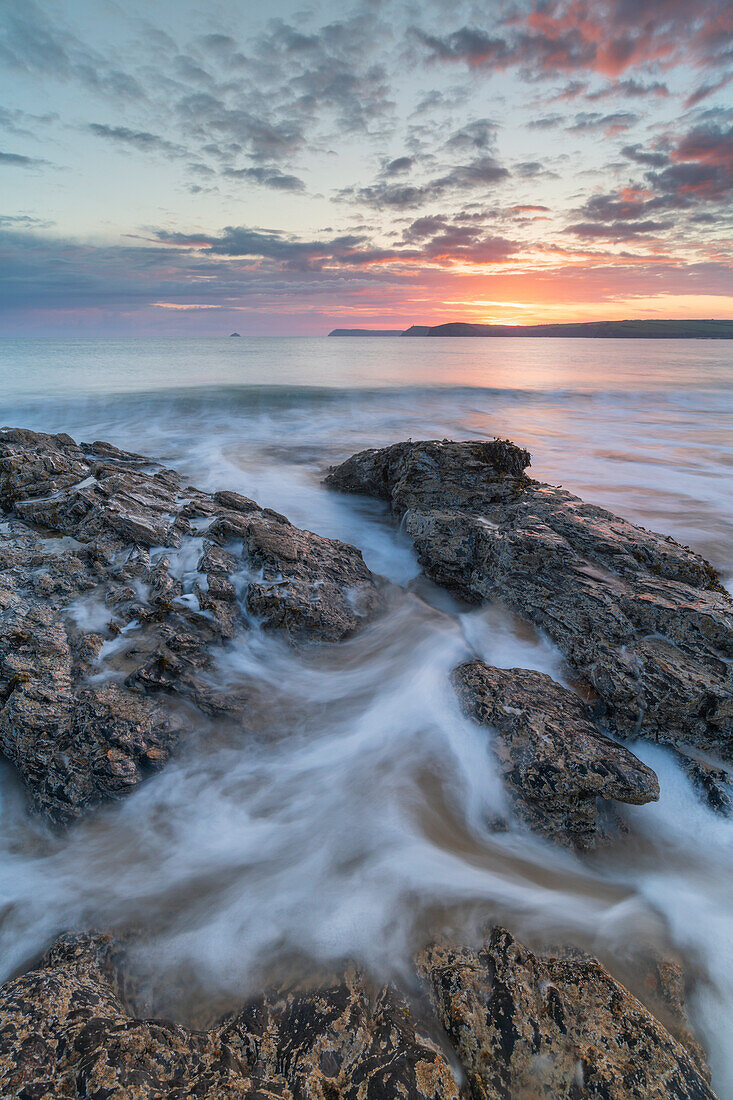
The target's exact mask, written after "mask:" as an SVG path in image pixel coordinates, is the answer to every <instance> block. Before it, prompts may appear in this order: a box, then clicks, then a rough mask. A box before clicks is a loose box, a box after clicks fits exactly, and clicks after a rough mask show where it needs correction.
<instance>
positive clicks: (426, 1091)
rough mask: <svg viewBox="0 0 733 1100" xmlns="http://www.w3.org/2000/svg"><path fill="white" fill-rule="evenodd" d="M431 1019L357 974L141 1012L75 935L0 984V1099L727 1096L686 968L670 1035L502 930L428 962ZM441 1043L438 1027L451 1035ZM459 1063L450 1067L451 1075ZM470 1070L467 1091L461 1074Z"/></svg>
mask: <svg viewBox="0 0 733 1100" xmlns="http://www.w3.org/2000/svg"><path fill="white" fill-rule="evenodd" d="M416 961H417V969H418V973H419V975H420V977H421V979H422V981H423V982H424V986H425V989H426V991H427V994H428V997H429V1000H430V1002H431V1003H432V1007H433V1010H434V1012H435V1018H433V1019H431V1018H430V1014H429V1006H425V1008H421V1009H420V1012H419V1013H418V1014H417V1015H419V1017H420V1019H421V1020H423V1018H424V1022H423V1023H418V1022H416V1014H415V1013H414V1012H413V1010H412V1008H411V1006H410V1004H409V1003H408V1002H407V1001H406V1000H405V999H404V998H403V997H402V995H401V994H400V993H399V992H397V991H396V990H395V989H394V988H393V987H391V986H387V987H382V988H381V989H373V988H371V987H370V985H369V984H368V983H367V981H366V980H365V978H364V977H363V976H362V975H361V974H360V973H359V972H358V971H356V970H354V969H353V968H349V969H347V970H345V971H342V972H341V973H339V974H338V975H336V976H335V977H333V978H331V979H329V980H327V981H321V982H319V983H317V984H309V983H303V984H300V985H291V986H282V987H279V988H277V989H273V990H271V991H270V992H268V993H267V994H265V995H263V996H259V997H256V998H254V999H253V1000H251V1001H250V1002H248V1003H247V1004H246V1005H245V1006H244V1007H243V1008H242V1009H241V1010H239V1011H238V1012H236V1013H234V1014H232V1015H228V1016H226V1017H225V1018H224V1019H222V1020H221V1021H220V1022H219V1023H218V1024H216V1025H215V1026H214V1027H212V1028H210V1029H209V1030H205V1031H193V1030H190V1029H188V1028H185V1027H182V1026H180V1025H177V1024H174V1023H171V1022H169V1021H166V1020H162V1019H145V1018H141V1017H140V1016H138V1015H136V1014H135V1011H134V1008H133V1005H132V1003H131V998H130V996H129V995H128V994H127V992H126V981H125V972H124V959H123V957H122V953H121V951H120V949H119V947H118V946H116V945H115V944H114V943H113V942H112V941H111V940H110V938H109V937H108V936H104V935H99V934H96V935H67V936H63V937H61V939H60V940H58V941H57V942H56V943H55V944H54V945H53V947H52V948H51V949H50V950H49V951H48V952H47V954H46V955H45V956H44V958H43V959H42V960H41V962H40V964H39V965H38V966H37V967H36V968H35V969H34V970H31V971H30V972H28V973H27V974H24V975H22V976H21V977H18V978H15V979H13V980H11V981H9V982H7V983H6V984H5V985H4V986H3V987H2V989H0V1093H1V1094H2V1096H4V1097H8V1098H12V1097H14V1098H16V1100H21V1098H22V1100H26V1098H28V1097H33V1100H51V1098H54V1100H56V1098H58V1097H66V1098H68V1100H73V1098H74V1097H79V1098H81V1097H112V1096H119V1097H125V1098H127V1100H164V1098H177V1100H187V1098H189V1097H190V1098H191V1100H193V1098H194V1097H196V1098H197V1100H219V1098H223V1097H225V1096H226V1097H230V1096H231V1097H259V1098H262V1100H266V1098H267V1100H270V1098H275V1097H279V1098H283V1100H301V1098H311V1100H393V1098H395V1097H400V1096H401V1097H409V1098H410V1100H451V1098H453V1100H458V1097H459V1095H460V1096H470V1097H480V1098H482V1100H508V1098H511V1100H514V1098H515V1097H522V1096H527V1097H534V1098H536V1100H560V1098H562V1097H565V1098H567V1100H571V1098H575V1097H578V1098H580V1097H584V1096H587V1097H598V1098H600V1097H603V1098H604V1100H631V1098H638V1100H663V1098H664V1100H666V1098H668V1097H676V1098H678V1100H715V1097H714V1094H713V1092H712V1090H711V1088H710V1085H709V1074H708V1071H707V1067H706V1065H705V1062H704V1057H703V1055H702V1052H701V1050H700V1048H699V1047H698V1045H697V1044H696V1042H695V1041H694V1039H692V1037H691V1036H690V1035H689V1032H688V1031H687V1029H686V1026H685V1021H684V1019H683V1017H682V1016H681V1015H680V1013H681V1009H680V1005H679V1003H678V994H679V990H678V981H677V977H678V975H677V972H676V971H675V970H673V972H672V976H671V980H670V976H669V973H668V969H669V968H667V969H665V971H664V973H662V972H661V971H660V974H659V981H660V984H661V986H662V987H663V989H662V995H661V1000H660V1003H662V1007H663V1008H666V1009H667V1010H668V1011H667V1015H669V1016H670V1018H671V1019H673V1020H676V1021H678V1024H679V1026H678V1027H677V1028H676V1029H675V1033H674V1034H673V1033H672V1031H671V1030H669V1029H668V1028H667V1027H665V1026H664V1024H663V1023H661V1022H660V1020H659V1019H658V1018H657V1017H656V1016H655V1015H653V1014H652V1013H651V1012H650V1011H649V1010H648V1009H647V1008H645V1007H644V1006H643V1005H642V1004H641V1002H640V1001H638V1000H637V999H636V998H635V997H634V996H632V994H631V993H629V991H628V990H627V989H625V988H624V986H622V985H621V984H620V983H619V982H618V981H616V980H615V979H614V978H613V977H612V976H611V975H610V974H609V973H608V971H607V970H606V969H605V968H604V967H603V966H602V965H601V963H600V962H598V960H597V959H595V958H592V957H591V956H589V955H586V954H583V953H581V952H578V951H574V950H567V951H564V952H560V953H558V952H555V953H552V954H550V953H545V954H536V953H534V952H532V951H530V950H528V949H527V948H526V947H523V946H522V944H520V943H519V942H518V941H517V940H516V939H514V937H513V936H512V935H511V934H510V933H509V932H507V931H505V930H504V929H495V930H494V932H493V933H492V934H491V936H490V938H489V939H488V940H487V941H486V942H485V943H484V945H483V946H482V947H480V948H479V949H474V948H469V947H454V946H450V945H448V944H445V943H444V944H439V945H433V946H431V947H429V948H427V949H425V950H424V951H422V952H421V953H420V955H419V956H418V958H417V960H416ZM441 1033H442V1034H441ZM451 1067H454V1068H453V1069H452V1068H451ZM454 1071H455V1073H456V1075H457V1076H458V1077H459V1078H462V1077H464V1076H465V1081H466V1083H467V1088H464V1089H461V1090H459V1087H458V1085H457V1083H456V1079H455V1076H454Z"/></svg>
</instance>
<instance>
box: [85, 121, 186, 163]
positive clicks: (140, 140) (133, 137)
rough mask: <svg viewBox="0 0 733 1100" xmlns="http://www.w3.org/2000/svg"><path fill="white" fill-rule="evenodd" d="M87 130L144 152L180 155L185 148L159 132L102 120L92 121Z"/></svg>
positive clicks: (96, 135)
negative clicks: (106, 122) (160, 135)
mask: <svg viewBox="0 0 733 1100" xmlns="http://www.w3.org/2000/svg"><path fill="white" fill-rule="evenodd" d="M87 130H89V131H90V133H92V134H94V136H95V137H99V138H105V139H106V140H107V141H111V142H113V143H115V144H117V145H125V146H128V147H132V148H134V149H139V150H140V151H141V152H143V153H149V152H161V153H168V154H173V155H175V156H180V155H182V154H183V153H185V150H184V149H183V148H182V146H180V145H175V144H174V143H173V142H171V141H166V139H165V138H162V137H159V136H158V135H157V134H151V133H149V132H148V131H147V130H130V129H128V128H127V126H107V125H105V124H103V123H100V122H90V123H88V125H87Z"/></svg>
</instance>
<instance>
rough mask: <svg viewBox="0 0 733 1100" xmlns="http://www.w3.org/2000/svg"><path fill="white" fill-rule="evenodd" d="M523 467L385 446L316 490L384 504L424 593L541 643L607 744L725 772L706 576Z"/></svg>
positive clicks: (725, 640)
mask: <svg viewBox="0 0 733 1100" xmlns="http://www.w3.org/2000/svg"><path fill="white" fill-rule="evenodd" d="M528 465H529V455H528V453H527V452H526V451H523V450H522V449H521V448H519V447H516V446H515V445H514V444H512V443H509V442H507V441H501V440H499V441H495V442H493V443H473V442H469V443H452V442H442V443H441V442H421V443H398V444H395V445H393V446H391V447H385V448H384V449H382V450H377V451H375V450H370V451H363V452H361V453H360V454H357V455H354V456H353V457H352V458H350V459H348V460H347V461H346V462H344V463H343V464H342V465H341V466H338V467H336V468H335V469H333V470H332V471H331V473H330V474H329V476H328V478H327V479H326V480H327V483H328V484H329V485H331V486H332V487H333V488H336V489H342V490H344V491H349V492H357V493H368V494H370V495H372V496H376V497H380V498H382V499H385V500H388V501H389V502H390V503H391V506H392V509H393V511H394V513H395V515H396V516H397V517H398V518H400V519H401V520H402V522H403V526H404V529H405V530H406V531H407V533H408V534H409V535H410V537H411V538H412V540H413V542H414V544H415V548H416V550H417V553H418V557H419V559H420V561H421V563H422V565H423V567H424V568H425V571H426V573H427V574H428V575H429V576H430V577H431V579H432V580H434V581H436V582H437V583H439V584H443V585H446V586H448V587H449V588H452V589H454V590H456V591H457V592H458V593H460V594H461V595H463V596H464V597H465V598H467V599H471V600H474V601H481V600H500V601H503V602H505V603H507V604H509V605H510V606H511V607H513V608H514V609H515V610H517V611H518V612H519V613H520V614H522V615H524V616H525V617H526V618H527V619H529V620H530V621H531V622H532V623H534V624H535V625H536V626H537V627H539V628H540V629H542V630H544V631H546V632H547V634H549V636H550V637H551V638H552V640H553V641H554V642H555V643H556V644H557V646H558V647H559V648H560V650H561V651H562V653H563V654H564V656H565V657H566V659H567V660H568V662H569V663H570V664H571V665H572V666H573V667H574V668H575V669H576V670H577V671H578V672H579V673H580V674H581V675H582V676H583V677H584V678H585V679H586V680H587V681H588V682H589V683H590V684H591V685H592V686H593V688H594V689H595V691H596V693H597V694H598V696H599V697H600V701H601V702H600V707H599V716H600V717H602V718H603V721H604V723H606V724H607V726H608V727H609V728H610V729H611V731H613V732H617V733H619V734H621V735H624V736H634V737H636V736H642V737H648V738H650V739H653V740H659V741H666V742H668V743H671V744H681V745H684V744H690V745H697V746H699V747H700V748H703V749H706V750H708V751H714V752H716V753H717V754H718V755H720V756H722V757H723V758H724V759H731V758H733V665H731V657H733V600H732V599H731V597H730V596H729V595H728V593H727V592H725V590H724V589H723V588H722V587H721V585H720V583H719V580H718V577H717V575H716V573H715V570H714V569H713V567H712V566H711V565H710V564H709V563H708V562H706V561H704V559H702V558H701V557H699V556H698V555H697V554H694V553H693V552H692V551H691V550H689V549H687V548H686V547H684V546H681V545H680V544H679V543H677V542H675V541H674V539H671V538H668V537H665V536H663V535H658V534H655V533H653V532H650V531H646V530H644V529H643V528H641V527H637V526H635V525H634V524H632V523H628V522H627V521H626V520H623V519H620V518H619V517H618V516H614V515H613V514H612V513H611V512H608V511H606V510H605V509H603V508H599V507H596V506H595V505H592V504H586V503H584V501H582V500H580V499H579V498H578V497H575V496H573V495H572V494H570V493H568V492H565V491H564V490H562V489H559V488H555V487H553V486H550V485H545V484H543V483H542V482H539V481H534V480H532V479H531V478H529V477H527V476H526V474H525V473H524V472H523V470H524V469H525V468H526V467H527V466H528Z"/></svg>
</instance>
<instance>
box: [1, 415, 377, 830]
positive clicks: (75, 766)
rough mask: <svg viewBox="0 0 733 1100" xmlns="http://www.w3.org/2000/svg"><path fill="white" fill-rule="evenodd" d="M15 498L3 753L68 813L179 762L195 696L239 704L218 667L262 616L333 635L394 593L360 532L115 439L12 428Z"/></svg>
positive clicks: (6, 574) (6, 491) (8, 449)
mask: <svg viewBox="0 0 733 1100" xmlns="http://www.w3.org/2000/svg"><path fill="white" fill-rule="evenodd" d="M0 507H2V508H3V509H5V518H4V520H3V524H2V529H1V530H0V750H1V751H2V752H3V753H4V754H5V755H6V756H7V757H8V758H9V759H10V760H11V761H12V762H13V763H14V764H15V766H16V767H17V769H18V771H19V772H20V774H21V777H22V778H23V781H24V783H25V784H26V787H27V788H28V789H29V791H30V794H31V799H32V803H33V805H34V806H35V808H36V809H38V810H40V811H41V812H43V813H45V814H46V815H47V816H48V817H49V818H50V819H51V820H53V821H54V822H61V823H65V822H67V821H69V820H72V819H73V818H74V817H77V816H79V814H80V813H81V812H82V811H83V810H84V809H86V808H87V807H88V806H90V805H92V804H94V803H95V802H98V801H100V800H101V799H104V798H109V797H118V796H120V795H122V794H124V793H126V792H127V791H129V790H132V789H133V788H134V787H135V786H136V785H137V784H138V783H139V782H140V781H141V779H143V778H144V776H145V775H146V774H149V772H150V770H151V769H154V768H157V767H160V766H161V765H162V764H163V763H165V761H166V760H167V758H168V756H169V754H170V752H171V750H172V749H173V746H174V745H175V743H176V740H177V739H178V737H179V736H180V733H181V731H182V730H183V729H185V728H187V725H188V721H189V719H188V717H187V710H188V709H190V705H193V706H195V707H198V708H199V709H200V710H203V711H204V712H205V713H206V714H209V715H211V714H226V715H229V716H235V715H240V716H241V714H242V710H243V707H246V698H245V696H244V695H243V694H242V692H241V690H240V691H239V692H238V693H237V692H233V693H231V694H230V695H227V694H226V693H223V692H220V691H217V690H215V688H214V686H213V685H212V683H211V681H210V678H209V677H208V675H207V673H208V671H209V670H210V666H211V661H212V652H213V650H214V648H215V647H217V646H221V645H222V644H223V643H225V642H226V641H229V640H231V639H233V638H235V637H236V636H237V635H238V634H241V633H242V632H243V631H245V630H247V629H248V625H249V621H250V617H251V616H257V618H258V619H259V620H260V621H261V622H262V624H263V626H264V627H266V628H268V629H273V630H280V631H282V632H284V633H285V635H286V637H287V638H288V639H289V640H290V641H291V642H292V643H293V644H300V643H304V642H308V641H311V640H315V641H329V642H331V641H338V640H340V639H341V638H343V637H345V636H346V635H348V634H351V633H353V632H354V631H355V630H357V629H358V628H359V626H360V625H362V624H363V623H365V622H367V621H368V620H369V619H370V618H371V617H373V616H374V615H375V614H376V613H377V612H378V611H379V610H380V608H381V607H382V606H383V596H382V591H381V588H380V586H379V584H378V582H377V580H376V578H375V577H374V576H373V575H372V574H371V573H370V571H369V570H368V569H367V567H366V566H365V564H364V561H363V559H362V557H361V554H360V553H359V552H358V551H357V550H355V549H354V548H353V547H351V546H347V545H345V544H344V543H341V542H338V541H336V540H334V539H326V538H322V537H320V536H319V535H314V534H311V533H310V532H307V531H301V530H299V529H298V528H297V527H294V526H293V525H292V524H291V523H289V522H288V520H287V519H285V517H284V516H279V515H278V514H277V513H275V512H272V511H270V510H269V509H263V508H260V507H259V506H258V505H257V504H255V503H254V501H249V500H246V499H245V498H244V497H241V496H240V495H239V494H237V493H226V492H222V493H216V494H213V495H212V494H209V493H202V492H199V490H197V489H194V488H191V487H190V486H184V485H183V484H182V482H181V479H180V478H179V476H178V475H177V474H176V473H174V472H173V471H172V470H168V469H166V468H165V467H162V466H160V465H158V464H156V463H153V462H151V461H150V460H149V459H147V458H145V457H143V456H142V455H137V454H128V453H126V452H123V451H119V450H117V448H115V447H113V446H112V445H111V444H109V443H99V442H98V443H92V444H81V445H77V444H76V443H75V442H74V441H73V440H72V439H71V438H70V437H69V436H67V435H56V436H51V435H44V434H42V433H35V432H29V431H24V430H20V429H19V430H8V429H6V430H4V431H0ZM100 685H101V686H100ZM151 693H156V694H155V702H153V701H151V699H150V698H148V696H150V694H151ZM166 696H168V697H169V698H168V699H166ZM174 697H175V702H176V705H175V706H174V705H173V703H174ZM179 703H180V705H179Z"/></svg>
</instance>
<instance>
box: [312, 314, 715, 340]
mask: <svg viewBox="0 0 733 1100" xmlns="http://www.w3.org/2000/svg"><path fill="white" fill-rule="evenodd" d="M328 335H329V336H454V337H455V336H489V337H491V336H505V337H506V336H525V337H526V336H554V337H585V338H586V339H589V338H590V339H612V340H618V339H627V340H628V339H630V340H639V339H646V340H651V339H657V340H733V320H712V319H711V320H683V321H669V320H640V321H575V322H567V323H559V324H545V325H478V324H473V323H471V322H469V321H449V322H447V323H446V324H443V325H411V326H410V328H407V329H405V330H404V331H403V332H395V331H392V330H385V329H348V328H335V329H334V330H333V331H332V332H329V334H328Z"/></svg>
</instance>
